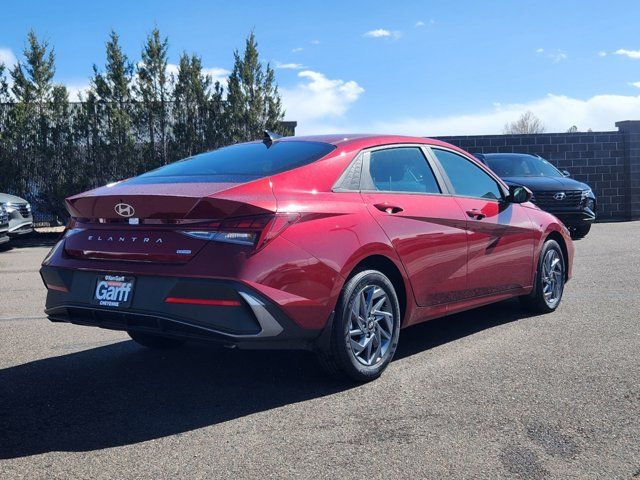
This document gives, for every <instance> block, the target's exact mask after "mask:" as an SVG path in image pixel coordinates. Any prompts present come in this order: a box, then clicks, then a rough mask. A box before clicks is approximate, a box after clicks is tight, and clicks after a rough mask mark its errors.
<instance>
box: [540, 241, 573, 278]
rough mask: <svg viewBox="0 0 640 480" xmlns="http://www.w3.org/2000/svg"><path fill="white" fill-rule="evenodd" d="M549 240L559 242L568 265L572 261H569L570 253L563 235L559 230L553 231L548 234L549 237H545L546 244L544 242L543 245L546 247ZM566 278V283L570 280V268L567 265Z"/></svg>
mask: <svg viewBox="0 0 640 480" xmlns="http://www.w3.org/2000/svg"><path fill="white" fill-rule="evenodd" d="M547 240H555V241H556V242H558V245H560V249H561V250H562V256H563V257H564V261H565V264H567V263H568V262H569V261H570V259H569V251H568V249H567V243H566V241H565V239H564V237H563V236H562V234H561V233H560V232H558V231H557V230H552V231H550V232H549V233H548V234H547V236H546V237H545V239H544V242H542V244H543V245H544V244H545V242H546V241H547ZM564 277H565V281H567V280H569V268H568V265H565V269H564Z"/></svg>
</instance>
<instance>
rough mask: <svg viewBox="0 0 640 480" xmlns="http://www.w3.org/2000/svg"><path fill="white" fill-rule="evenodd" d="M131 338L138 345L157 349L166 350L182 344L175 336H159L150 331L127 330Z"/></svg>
mask: <svg viewBox="0 0 640 480" xmlns="http://www.w3.org/2000/svg"><path fill="white" fill-rule="evenodd" d="M127 333H128V334H129V336H130V337H131V339H132V340H133V341H134V342H136V343H137V344H139V345H142V346H143V347H147V348H154V349H157V350H168V349H171V348H177V347H179V346H181V345H182V344H184V341H183V340H178V339H175V338H168V337H160V336H158V335H153V334H150V333H140V332H127Z"/></svg>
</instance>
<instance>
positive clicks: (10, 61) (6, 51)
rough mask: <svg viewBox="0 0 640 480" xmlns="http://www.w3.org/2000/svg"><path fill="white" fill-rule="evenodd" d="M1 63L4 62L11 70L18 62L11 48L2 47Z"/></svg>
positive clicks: (0, 52)
mask: <svg viewBox="0 0 640 480" xmlns="http://www.w3.org/2000/svg"><path fill="white" fill-rule="evenodd" d="M0 63H4V66H5V67H7V70H9V69H10V68H12V67H13V66H14V65H15V64H16V63H18V59H17V58H16V56H15V55H14V54H13V51H11V49H10V48H4V47H0Z"/></svg>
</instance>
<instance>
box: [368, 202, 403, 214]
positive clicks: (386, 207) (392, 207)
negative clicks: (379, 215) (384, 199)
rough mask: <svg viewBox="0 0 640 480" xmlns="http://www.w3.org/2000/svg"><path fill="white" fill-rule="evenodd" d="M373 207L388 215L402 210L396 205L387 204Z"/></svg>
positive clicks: (378, 204) (377, 204)
mask: <svg viewBox="0 0 640 480" xmlns="http://www.w3.org/2000/svg"><path fill="white" fill-rule="evenodd" d="M373 206H374V207H376V208H377V209H378V210H380V211H381V212H384V213H388V214H389V215H394V214H396V213H400V212H402V210H403V208H402V207H398V206H397V205H390V204H388V203H376V204H374V205H373Z"/></svg>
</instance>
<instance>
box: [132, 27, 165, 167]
mask: <svg viewBox="0 0 640 480" xmlns="http://www.w3.org/2000/svg"><path fill="white" fill-rule="evenodd" d="M167 50H168V40H167V38H166V37H165V38H162V37H161V36H160V31H159V30H158V29H157V28H154V29H153V30H152V32H151V33H150V34H149V35H148V36H147V40H146V42H145V44H144V46H143V49H142V60H141V61H140V63H139V64H138V72H137V73H138V75H137V79H136V88H135V91H136V93H137V95H138V98H139V102H138V104H137V107H138V108H137V109H136V110H137V112H136V113H137V120H138V124H139V127H138V130H139V131H140V132H141V135H140V140H141V141H142V142H143V143H145V144H146V145H147V146H146V148H145V160H146V162H145V169H149V168H155V167H157V166H159V165H164V164H166V163H167V161H168V155H169V152H168V149H169V140H170V138H169V123H170V122H169V114H170V111H169V101H170V95H171V92H170V89H171V79H170V77H169V75H168V73H167V63H168V58H167Z"/></svg>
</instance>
